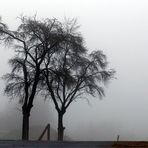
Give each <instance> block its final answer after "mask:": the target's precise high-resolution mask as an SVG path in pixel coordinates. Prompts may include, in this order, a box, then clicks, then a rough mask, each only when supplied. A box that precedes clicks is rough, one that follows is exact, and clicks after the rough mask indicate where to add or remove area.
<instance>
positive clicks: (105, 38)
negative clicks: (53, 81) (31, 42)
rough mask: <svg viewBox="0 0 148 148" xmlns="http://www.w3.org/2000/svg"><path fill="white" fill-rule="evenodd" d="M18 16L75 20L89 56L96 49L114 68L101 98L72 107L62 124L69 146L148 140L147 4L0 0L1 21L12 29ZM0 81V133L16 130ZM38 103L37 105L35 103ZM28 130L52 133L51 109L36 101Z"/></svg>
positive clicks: (16, 116)
mask: <svg viewBox="0 0 148 148" xmlns="http://www.w3.org/2000/svg"><path fill="white" fill-rule="evenodd" d="M21 14H23V15H26V16H33V15H34V14H37V17H38V18H47V17H49V18H53V17H55V18H57V19H60V20H63V18H64V17H66V18H73V17H74V18H78V23H79V24H80V25H81V27H80V29H79V31H80V32H81V33H82V35H83V36H84V38H85V42H86V46H87V47H88V49H89V50H94V49H100V50H103V51H104V53H105V54H106V55H107V57H108V61H109V63H110V64H109V66H110V67H111V68H114V69H115V70H116V71H117V73H116V78H117V79H115V80H112V81H111V83H110V84H109V85H107V88H106V97H105V98H103V100H99V98H90V105H88V102H87V101H86V100H85V99H82V100H79V101H77V102H75V103H73V104H72V106H71V107H70V108H69V109H68V111H67V113H66V115H65V118H64V123H65V126H66V130H65V132H66V135H68V136H69V137H70V138H71V139H72V140H104V141H105V140H116V137H117V135H120V140H148V132H147V131H148V117H147V113H148V91H147V89H148V70H147V65H148V58H147V57H148V1H147V0H73V1H72V0H54V1H53V0H13V1H9V0H4V1H3V0H1V1H0V16H2V20H3V21H4V22H6V23H7V24H8V25H9V26H11V28H16V27H17V25H18V23H19V19H17V17H18V16H20V15H21ZM0 55H1V57H0V76H2V75H3V74H5V73H6V72H8V71H9V70H10V68H9V66H8V63H7V62H8V59H9V58H10V57H12V56H13V53H12V51H11V49H6V48H4V47H1V49H0ZM3 88H4V82H3V81H2V80H0V98H1V102H0V133H2V132H5V131H6V130H12V129H18V128H21V119H22V115H21V113H20V111H19V109H18V108H19V105H17V101H13V100H12V101H11V102H10V101H9V99H8V98H7V96H4V95H3ZM40 100H41V101H40ZM34 104H35V106H34V109H33V110H32V112H31V123H30V124H31V126H35V125H43V126H46V124H47V123H48V122H50V123H51V126H52V127H53V128H55V129H56V128H57V119H56V118H57V114H56V111H55V110H54V107H53V104H52V103H51V102H49V101H46V102H44V101H43V99H42V98H38V99H37V100H35V103H34Z"/></svg>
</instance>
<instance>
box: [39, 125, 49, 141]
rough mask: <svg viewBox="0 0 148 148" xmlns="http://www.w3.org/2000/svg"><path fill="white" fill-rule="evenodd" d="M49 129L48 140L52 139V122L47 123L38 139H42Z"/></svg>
mask: <svg viewBox="0 0 148 148" xmlns="http://www.w3.org/2000/svg"><path fill="white" fill-rule="evenodd" d="M46 131H47V140H50V124H47V126H46V127H45V129H44V130H43V132H42V134H41V136H40V137H39V139H38V140H42V138H43V136H44V135H45V132H46Z"/></svg>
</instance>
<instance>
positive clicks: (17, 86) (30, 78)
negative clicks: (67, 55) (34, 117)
mask: <svg viewBox="0 0 148 148" xmlns="http://www.w3.org/2000/svg"><path fill="white" fill-rule="evenodd" d="M62 30H63V29H62V25H61V23H60V22H59V21H57V20H56V19H45V20H42V21H39V20H37V19H36V17H33V18H26V17H21V24H20V25H19V26H18V28H17V30H15V31H12V30H9V29H8V27H7V25H5V24H4V23H2V22H1V23H0V40H1V42H2V43H4V44H5V45H10V46H9V47H13V49H14V51H15V56H14V57H13V58H12V59H10V61H9V63H10V65H11V67H12V71H11V72H10V73H8V74H6V75H5V76H4V77H3V78H4V79H5V80H7V84H6V87H5V93H6V94H7V95H8V96H9V97H11V98H14V97H19V98H20V102H21V103H22V114H23V122H22V123H23V124H22V139H23V140H28V139H29V116H30V112H31V109H32V107H33V101H34V98H35V95H36V92H37V86H38V83H39V81H40V74H41V67H42V65H43V62H44V58H45V56H46V54H48V57H50V56H52V54H53V53H54V52H56V50H58V44H59V43H60V42H62V40H64V38H65V34H64V32H63V31H62Z"/></svg>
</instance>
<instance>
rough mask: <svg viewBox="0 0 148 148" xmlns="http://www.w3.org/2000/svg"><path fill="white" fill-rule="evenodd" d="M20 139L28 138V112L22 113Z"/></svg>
mask: <svg viewBox="0 0 148 148" xmlns="http://www.w3.org/2000/svg"><path fill="white" fill-rule="evenodd" d="M22 140H29V114H27V113H24V114H23V125H22Z"/></svg>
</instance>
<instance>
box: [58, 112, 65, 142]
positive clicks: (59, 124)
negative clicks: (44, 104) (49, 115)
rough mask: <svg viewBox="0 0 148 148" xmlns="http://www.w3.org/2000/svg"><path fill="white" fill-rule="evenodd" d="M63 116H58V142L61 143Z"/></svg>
mask: <svg viewBox="0 0 148 148" xmlns="http://www.w3.org/2000/svg"><path fill="white" fill-rule="evenodd" d="M64 129H65V128H64V127H63V114H60V113H59V114H58V141H63V138H64Z"/></svg>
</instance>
